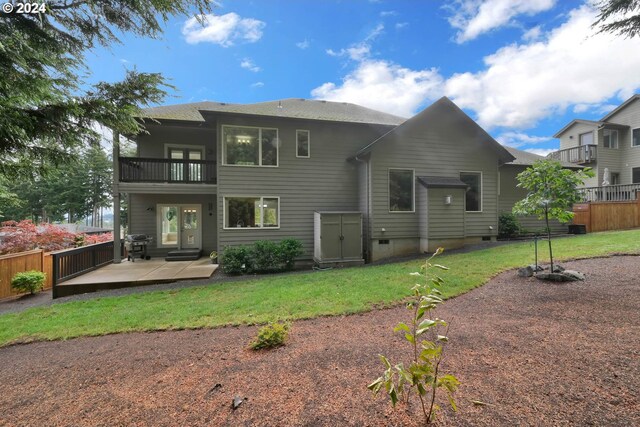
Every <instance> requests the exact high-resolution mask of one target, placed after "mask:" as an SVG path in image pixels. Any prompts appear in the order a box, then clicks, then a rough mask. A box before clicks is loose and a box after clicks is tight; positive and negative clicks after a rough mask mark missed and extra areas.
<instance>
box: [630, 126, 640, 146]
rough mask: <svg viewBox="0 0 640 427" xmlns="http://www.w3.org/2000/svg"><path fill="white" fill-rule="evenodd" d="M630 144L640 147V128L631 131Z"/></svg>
mask: <svg viewBox="0 0 640 427" xmlns="http://www.w3.org/2000/svg"><path fill="white" fill-rule="evenodd" d="M631 146H632V147H640V128H635V129H633V130H632V131H631Z"/></svg>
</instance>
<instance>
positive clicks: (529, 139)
mask: <svg viewBox="0 0 640 427" xmlns="http://www.w3.org/2000/svg"><path fill="white" fill-rule="evenodd" d="M552 140H553V138H551V137H550V136H534V135H528V134H526V133H523V132H515V131H510V132H502V133H501V134H500V135H498V136H497V137H496V141H498V142H499V143H500V144H502V145H507V146H509V147H514V148H518V147H522V146H524V145H532V144H540V143H543V142H549V141H552Z"/></svg>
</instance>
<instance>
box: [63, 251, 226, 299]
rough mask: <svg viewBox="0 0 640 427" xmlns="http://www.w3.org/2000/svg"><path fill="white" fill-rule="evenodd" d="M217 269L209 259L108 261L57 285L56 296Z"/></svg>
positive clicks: (198, 276)
mask: <svg viewBox="0 0 640 427" xmlns="http://www.w3.org/2000/svg"><path fill="white" fill-rule="evenodd" d="M217 269H218V265H217V264H211V261H210V260H209V258H202V259H199V260H197V261H171V262H167V261H165V260H164V259H161V258H155V259H154V258H152V259H150V260H141V259H138V260H136V261H135V262H131V261H126V260H124V261H122V262H121V263H120V264H109V265H106V266H104V267H101V268H99V269H97V270H95V271H92V272H89V273H87V274H83V275H82V276H78V277H74V278H73V279H70V280H67V281H65V282H62V283H60V284H59V285H57V290H58V296H59V297H63V296H69V295H74V294H79V293H85V292H95V291H98V290H105V289H117V288H124V287H129V286H141V285H145V284H155V283H167V282H175V281H178V280H193V279H206V278H209V277H211V275H212V274H213V273H214V272H215V271H216V270H217Z"/></svg>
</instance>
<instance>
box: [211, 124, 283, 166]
mask: <svg viewBox="0 0 640 427" xmlns="http://www.w3.org/2000/svg"><path fill="white" fill-rule="evenodd" d="M222 141H223V145H222V149H223V153H222V164H224V165H238V166H278V144H279V139H278V129H272V128H256V127H248V126H222Z"/></svg>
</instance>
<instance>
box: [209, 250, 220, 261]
mask: <svg viewBox="0 0 640 427" xmlns="http://www.w3.org/2000/svg"><path fill="white" fill-rule="evenodd" d="M209 258H211V264H217V263H218V252H216V251H211V253H210V254H209Z"/></svg>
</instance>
